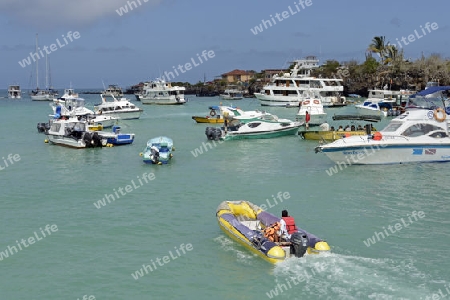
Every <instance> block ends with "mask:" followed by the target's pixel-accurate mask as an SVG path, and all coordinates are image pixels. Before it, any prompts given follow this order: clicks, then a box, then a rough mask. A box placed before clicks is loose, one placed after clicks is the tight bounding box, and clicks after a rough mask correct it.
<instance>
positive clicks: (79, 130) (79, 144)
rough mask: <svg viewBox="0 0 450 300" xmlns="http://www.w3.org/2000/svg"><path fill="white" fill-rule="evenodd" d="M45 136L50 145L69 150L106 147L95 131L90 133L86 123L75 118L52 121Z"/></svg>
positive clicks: (104, 141)
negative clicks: (69, 148) (68, 148)
mask: <svg viewBox="0 0 450 300" xmlns="http://www.w3.org/2000/svg"><path fill="white" fill-rule="evenodd" d="M46 135H47V137H48V141H49V142H50V143H52V144H55V145H60V146H66V147H71V148H95V147H102V146H105V145H106V140H104V139H103V138H102V137H101V136H100V135H99V134H98V132H97V131H90V130H89V129H88V124H87V122H86V121H84V120H78V118H76V117H71V118H67V117H63V118H60V119H57V120H54V121H53V122H52V123H51V126H50V128H49V129H48V131H47V132H46Z"/></svg>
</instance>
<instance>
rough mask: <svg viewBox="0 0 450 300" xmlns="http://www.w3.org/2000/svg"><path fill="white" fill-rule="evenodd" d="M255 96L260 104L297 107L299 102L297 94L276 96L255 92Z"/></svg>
mask: <svg viewBox="0 0 450 300" xmlns="http://www.w3.org/2000/svg"><path fill="white" fill-rule="evenodd" d="M255 96H256V98H257V99H258V100H259V101H260V103H261V106H278V107H298V104H299V102H300V100H299V97H298V96H297V95H295V96H282V97H278V96H270V95H266V94H261V93H255Z"/></svg>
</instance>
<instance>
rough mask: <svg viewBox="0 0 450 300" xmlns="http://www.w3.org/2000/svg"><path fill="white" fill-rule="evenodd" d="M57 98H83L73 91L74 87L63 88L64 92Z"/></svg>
mask: <svg viewBox="0 0 450 300" xmlns="http://www.w3.org/2000/svg"><path fill="white" fill-rule="evenodd" d="M58 99H59V100H69V99H70V100H77V99H83V98H80V97H79V95H78V93H75V90H74V89H72V88H69V89H65V90H64V94H63V95H62V96H61V97H60V98H58Z"/></svg>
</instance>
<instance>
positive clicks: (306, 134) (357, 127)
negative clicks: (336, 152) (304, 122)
mask: <svg viewBox="0 0 450 300" xmlns="http://www.w3.org/2000/svg"><path fill="white" fill-rule="evenodd" d="M333 120H334V121H345V122H347V123H344V125H340V126H330V125H329V124H328V123H323V124H321V125H320V126H319V127H318V128H315V129H313V130H310V129H306V130H300V131H299V135H301V136H302V137H303V138H304V139H305V140H318V141H326V142H329V141H335V140H338V139H341V138H345V137H349V136H354V135H367V134H368V132H375V131H376V128H375V127H373V125H372V124H371V123H376V122H379V121H380V120H381V117H380V116H371V115H334V116H333ZM363 122H364V123H363ZM367 122H370V123H367ZM362 124H364V126H362ZM369 127H370V129H369ZM346 129H347V130H346Z"/></svg>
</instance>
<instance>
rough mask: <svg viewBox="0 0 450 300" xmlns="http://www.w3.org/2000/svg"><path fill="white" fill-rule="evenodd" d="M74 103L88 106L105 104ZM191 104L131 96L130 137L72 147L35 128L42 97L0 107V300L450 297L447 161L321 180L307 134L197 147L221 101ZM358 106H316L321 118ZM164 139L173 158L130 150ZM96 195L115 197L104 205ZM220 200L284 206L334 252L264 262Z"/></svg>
mask: <svg viewBox="0 0 450 300" xmlns="http://www.w3.org/2000/svg"><path fill="white" fill-rule="evenodd" d="M81 96H82V97H84V98H85V99H86V103H87V106H88V107H91V108H92V106H93V105H94V104H95V103H99V102H100V96H99V95H81ZM187 97H188V99H189V101H188V103H186V104H185V105H182V106H154V105H142V104H141V103H140V102H137V101H135V99H132V101H133V102H135V103H136V104H137V105H138V106H140V107H143V109H144V114H143V115H142V117H141V119H139V120H127V121H121V122H120V125H121V126H122V132H132V133H135V134H136V139H135V141H134V143H133V144H132V145H126V146H119V147H112V148H100V149H82V150H75V149H69V148H65V147H60V146H55V145H50V144H47V143H45V142H44V140H45V138H46V137H45V135H43V134H42V133H38V132H37V129H36V125H37V123H39V122H46V121H47V120H48V118H49V117H48V115H49V114H50V113H51V110H50V107H49V105H48V102H36V101H31V100H30V99H29V98H28V97H24V98H23V99H21V100H9V99H0V115H1V126H0V139H1V143H0V158H1V159H0V191H1V196H0V199H1V202H0V203H1V205H0V218H1V222H2V223H1V225H2V226H1V230H0V255H2V253H4V254H3V256H2V257H1V258H2V259H1V260H0V299H2V300H3V299H6V300H19V299H24V300H25V299H26V300H28V299H39V300H41V299H55V300H61V299H73V300H76V299H91V300H92V299H107V300H114V299H118V300H119V299H129V300H131V299H133V300H137V299H438V298H436V297H438V296H439V297H441V298H439V299H443V298H444V297H443V296H445V297H447V296H448V298H450V287H449V286H450V259H449V255H450V219H449V213H450V203H449V194H450V184H449V181H450V165H449V164H445V163H442V164H440V163H436V164H408V165H388V166H349V167H347V168H342V170H340V169H339V171H338V172H336V173H335V174H332V175H331V176H330V172H327V170H328V171H329V170H330V168H333V167H335V164H334V163H333V162H332V161H331V160H329V159H328V158H327V157H326V156H325V155H324V154H322V153H317V154H316V153H315V152H314V147H315V146H317V145H318V142H317V141H306V140H302V139H301V138H299V137H298V136H289V137H280V138H275V139H267V140H241V141H227V142H224V143H220V144H219V143H217V142H216V143H213V142H210V141H208V140H207V139H206V136H205V128H206V127H207V126H210V125H206V124H197V123H195V122H194V121H193V120H192V119H191V117H192V116H193V115H206V114H208V111H209V110H208V106H209V105H217V104H219V103H220V102H221V100H220V99H219V98H197V97H195V96H189V95H188V96H187ZM130 98H131V97H130ZM222 102H223V103H224V104H226V103H227V104H229V103H230V102H229V101H222ZM232 104H234V105H237V106H239V107H240V108H242V109H244V110H253V109H265V110H267V111H269V112H271V113H273V114H276V115H278V116H279V117H282V118H290V119H295V114H296V112H297V110H296V109H295V108H270V107H269V108H267V107H266V108H264V107H260V105H259V102H258V101H257V99H243V100H239V101H234V102H232ZM353 109H354V108H353V107H352V106H347V107H343V108H329V109H326V111H327V113H328V117H329V119H330V120H331V116H332V115H333V114H341V113H342V114H344V113H345V114H347V113H351V112H352V110H353ZM388 121H389V120H388V119H385V120H383V121H382V122H381V123H380V124H376V125H375V127H377V128H378V127H379V129H382V127H384V126H385V125H386V124H387V122H388ZM330 124H332V125H333V124H335V123H333V122H332V121H330ZM336 125H339V123H336ZM342 125H345V124H342ZM160 135H165V136H168V137H171V138H172V139H173V140H174V146H175V148H176V151H175V152H174V158H173V160H172V162H171V163H170V164H169V165H162V166H154V165H145V164H144V163H143V162H142V158H141V157H140V156H139V153H140V152H141V151H142V150H143V149H144V147H145V144H146V142H147V140H149V139H150V138H152V137H156V136H160ZM196 149H197V150H196ZM199 149H201V151H200V150H199ZM200 152H202V153H200ZM8 155H9V156H8ZM144 177H145V178H146V179H147V180H144ZM149 178H153V180H150V179H149ZM127 185H130V186H131V189H130V188H129V187H128V189H127V191H128V192H127V191H126V190H125V189H126V187H127ZM120 191H121V192H120ZM280 193H281V194H280ZM105 195H107V197H109V198H108V199H110V203H107V202H105V203H106V204H105V205H104V206H99V204H98V201H99V200H102V199H105V197H106V196H105ZM278 195H289V197H284V196H283V197H279V198H277V197H278ZM112 197H113V198H114V199H113V198H112ZM274 198H277V199H278V200H277V201H274ZM280 198H281V199H280ZM224 200H249V201H251V202H253V203H255V204H260V205H261V204H266V205H267V206H268V207H269V208H268V210H269V211H270V212H272V213H274V214H277V215H281V211H282V210H283V209H287V210H288V211H289V213H290V215H292V216H294V217H295V219H296V223H297V225H299V226H300V227H302V228H304V229H306V230H307V231H310V232H312V233H314V234H315V235H317V236H319V237H321V238H323V239H325V240H326V241H327V242H328V243H329V245H330V246H331V250H332V251H331V252H330V253H329V254H326V255H307V256H305V257H304V258H301V259H297V258H292V259H288V260H287V261H284V262H282V263H279V264H277V265H272V264H269V263H267V262H265V261H264V260H262V259H261V258H259V257H256V256H254V255H252V254H251V253H250V252H249V251H247V250H246V249H245V248H243V247H242V246H240V245H239V244H237V243H235V242H233V241H231V240H230V239H228V238H227V237H225V235H224V234H223V233H222V232H221V230H220V229H219V227H218V224H217V220H216V217H215V212H216V208H217V206H218V205H219V203H220V202H222V201H224ZM94 203H97V206H96V205H95V204H94ZM268 203H270V205H269V204H268ZM98 207H99V208H98ZM397 224H400V225H397ZM22 239H24V241H25V243H22V242H21V240H22ZM369 240H372V242H373V243H372V242H369ZM24 244H26V245H27V246H24ZM19 245H20V246H19ZM20 247H21V248H20ZM11 252H12V254H11ZM5 253H6V254H8V256H7V257H6V255H5ZM141 275H142V276H141ZM433 295H437V296H434V297H435V298H432V297H433ZM83 297H84V298H83ZM427 297H428V298H427Z"/></svg>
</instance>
